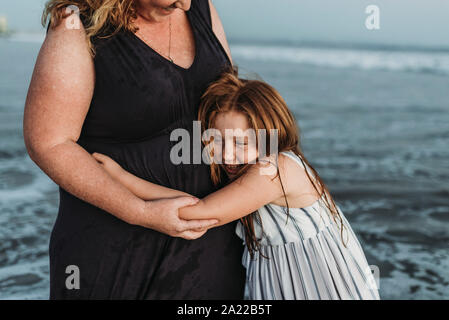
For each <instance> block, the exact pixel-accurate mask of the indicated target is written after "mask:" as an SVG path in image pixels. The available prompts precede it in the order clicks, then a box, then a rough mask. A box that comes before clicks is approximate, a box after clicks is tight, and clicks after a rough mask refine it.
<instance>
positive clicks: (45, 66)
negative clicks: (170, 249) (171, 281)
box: [23, 15, 215, 239]
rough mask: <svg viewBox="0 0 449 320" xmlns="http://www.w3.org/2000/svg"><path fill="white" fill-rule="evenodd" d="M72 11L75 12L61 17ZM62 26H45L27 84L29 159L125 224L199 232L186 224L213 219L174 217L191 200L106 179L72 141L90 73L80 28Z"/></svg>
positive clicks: (86, 101) (189, 234)
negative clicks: (150, 196)
mask: <svg viewBox="0 0 449 320" xmlns="http://www.w3.org/2000/svg"><path fill="white" fill-rule="evenodd" d="M73 17H75V18H76V19H77V18H78V16H77V15H73V16H70V17H68V18H66V19H72V18H73ZM80 24H81V23H80ZM65 26H66V24H65V20H63V21H62V22H61V23H60V24H59V25H58V26H57V27H55V28H54V29H53V28H50V30H49V32H48V34H47V37H46V39H45V42H44V44H43V46H42V48H41V50H40V53H39V56H38V59H37V62H36V66H35V69H34V73H33V77H32V80H31V84H30V87H29V91H28V96H27V101H26V106H25V113H24V125H23V127H24V139H25V144H26V147H27V150H28V153H29V155H30V157H31V159H32V160H33V161H34V162H35V163H36V164H37V165H38V166H39V167H40V168H41V169H42V170H43V171H44V172H45V173H46V174H47V175H48V176H49V177H50V178H51V179H52V180H53V181H54V182H55V183H57V184H58V185H60V186H61V187H62V188H63V189H65V190H66V191H68V192H70V193H71V194H73V195H74V196H76V197H78V198H80V199H82V200H84V201H86V202H89V203H91V204H93V205H95V206H97V207H99V208H101V209H103V210H105V211H107V212H110V213H111V214H113V215H115V216H116V217H118V218H120V219H122V220H124V221H126V222H128V223H130V224H137V225H141V226H145V227H148V228H151V229H154V230H157V231H160V232H163V233H166V234H169V235H171V236H179V237H185V238H187V239H192V238H197V237H198V236H201V235H202V233H198V232H194V231H192V230H191V229H199V228H203V227H206V226H210V225H211V224H213V223H214V222H215V221H189V222H187V221H184V220H181V219H179V217H178V208H179V207H180V206H185V205H189V204H192V203H193V200H191V199H189V198H183V199H176V200H162V201H154V202H145V201H143V200H142V199H139V198H138V197H136V196H135V195H134V194H132V193H131V192H130V191H129V190H128V189H127V188H125V187H124V186H123V185H121V184H120V183H117V182H116V181H114V180H113V179H111V177H110V176H109V175H108V174H107V173H106V172H105V171H104V170H103V169H102V167H101V166H100V165H99V164H98V163H97V161H96V160H95V159H94V158H93V157H92V156H91V155H90V154H89V153H88V152H87V151H86V150H84V149H83V148H82V147H81V146H79V145H78V144H77V143H76V141H77V140H78V138H79V135H80V132H81V128H82V125H83V122H84V119H85V117H86V114H87V111H88V109H89V106H90V102H91V99H92V95H93V90H94V82H95V74H94V65H93V60H92V58H91V55H90V52H89V49H88V46H87V43H86V40H85V31H84V29H83V28H81V29H78V30H77V29H69V28H66V27H65ZM161 211H163V212H164V214H163V215H161V214H160V212H161ZM203 233H204V232H203Z"/></svg>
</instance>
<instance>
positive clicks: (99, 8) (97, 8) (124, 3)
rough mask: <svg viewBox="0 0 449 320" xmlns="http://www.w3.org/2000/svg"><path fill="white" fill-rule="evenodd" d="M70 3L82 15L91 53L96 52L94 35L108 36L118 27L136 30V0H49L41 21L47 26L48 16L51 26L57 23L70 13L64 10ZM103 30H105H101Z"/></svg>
mask: <svg viewBox="0 0 449 320" xmlns="http://www.w3.org/2000/svg"><path fill="white" fill-rule="evenodd" d="M69 6H76V7H77V8H78V10H79V14H80V16H83V17H85V19H84V21H83V22H84V28H85V30H86V36H87V42H88V45H89V48H90V49H91V53H92V55H94V54H95V50H94V47H93V45H92V39H93V37H95V36H98V35H101V36H102V37H103V38H107V37H110V36H112V35H114V34H115V33H117V32H118V31H119V30H120V29H126V30H129V31H132V32H136V31H137V28H136V27H135V26H134V25H133V21H134V19H136V18H137V14H136V8H135V0H49V1H48V2H47V3H46V5H45V9H44V13H43V15H42V24H43V25H44V26H46V25H47V20H48V18H50V21H51V25H52V27H53V28H54V27H56V26H58V25H59V24H60V23H61V21H62V20H63V19H64V18H66V17H67V16H69V15H70V14H71V11H70V10H68V11H69V13H67V12H66V8H68V7H69ZM106 29H107V30H108V32H104V31H105V30H106Z"/></svg>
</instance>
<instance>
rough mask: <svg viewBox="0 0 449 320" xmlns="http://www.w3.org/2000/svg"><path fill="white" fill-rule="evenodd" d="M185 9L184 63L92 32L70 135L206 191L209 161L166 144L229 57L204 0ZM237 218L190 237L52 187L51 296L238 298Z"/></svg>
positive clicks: (188, 120) (168, 181)
mask: <svg viewBox="0 0 449 320" xmlns="http://www.w3.org/2000/svg"><path fill="white" fill-rule="evenodd" d="M186 14H187V17H188V20H189V22H190V25H191V27H192V30H193V34H194V38H195V51H196V53H195V59H194V62H193V64H192V66H191V67H189V68H187V69H185V68H182V67H180V66H178V65H176V64H174V63H172V62H170V61H169V60H167V59H165V58H164V57H162V56H161V55H159V54H158V53H157V52H156V51H154V50H153V49H152V48H150V47H149V46H148V45H147V44H145V43H144V42H143V41H142V40H140V39H139V38H138V37H137V36H136V35H135V34H133V33H132V32H128V31H125V30H122V31H120V32H118V33H117V34H115V35H114V36H112V37H110V38H107V39H102V38H100V37H98V38H96V39H94V41H93V43H94V46H95V49H96V56H95V59H94V64H95V72H96V83H95V90H94V95H93V99H92V102H91V106H90V109H89V112H88V114H87V117H86V119H85V123H84V125H83V128H82V133H81V136H80V139H79V141H78V143H79V145H81V146H82V147H83V148H85V149H86V150H87V151H88V152H89V153H93V152H100V153H104V154H106V155H108V156H110V157H111V158H113V159H114V160H116V161H117V162H118V163H119V164H120V165H122V166H123V168H124V169H126V170H127V171H129V172H131V173H133V174H134V175H136V176H139V177H141V178H143V179H145V180H148V181H151V182H153V183H157V184H159V185H163V186H167V187H170V188H174V189H178V190H181V191H184V192H187V193H189V194H192V195H194V196H197V197H204V196H206V195H207V194H209V193H211V192H213V191H214V190H216V188H214V186H213V184H212V181H211V178H210V171H209V170H210V169H209V166H207V165H206V164H179V165H175V164H173V163H172V162H171V161H170V150H171V148H172V147H173V146H174V145H175V144H176V143H178V142H177V141H173V142H172V141H170V133H171V132H172V131H173V130H174V129H176V128H184V129H186V130H188V132H189V133H190V134H191V135H192V130H193V129H192V128H193V125H192V121H193V120H196V117H197V112H198V106H199V102H200V97H201V95H202V93H203V92H204V91H205V89H206V87H207V86H208V84H209V83H211V82H212V81H214V80H216V79H217V78H218V76H219V75H220V73H221V72H222V71H223V70H224V69H225V68H227V67H229V66H230V61H229V58H228V57H227V55H226V53H225V51H224V49H223V47H222V46H221V44H220V42H219V40H218V39H217V38H216V36H215V34H214V33H213V31H212V24H211V15H210V8H209V2H208V0H193V1H192V5H191V9H190V10H189V11H188V12H186ZM81 19H82V20H83V17H81ZM191 163H192V162H191ZM160 214H161V215H162V214H164V212H160ZM235 226H236V223H235V222H234V223H230V224H228V225H225V226H222V227H219V228H213V229H211V230H209V231H208V232H207V233H206V234H205V235H204V236H203V237H201V238H200V239H197V240H193V241H188V240H184V239H181V238H172V237H170V236H167V235H165V234H162V233H159V232H156V231H154V230H150V229H146V228H143V227H140V226H133V225H129V224H127V223H125V222H124V221H122V220H120V219H118V218H116V217H114V216H113V215H111V214H109V213H107V212H105V211H103V210H101V209H99V208H97V207H95V206H93V205H91V204H89V203H86V202H84V201H82V200H80V199H78V198H76V197H74V196H73V195H71V194H69V193H68V192H66V191H65V190H64V189H62V188H60V206H59V212H58V216H57V219H56V222H55V225H54V227H53V230H52V234H51V239H50V246H49V253H50V299H242V298H243V292H244V284H245V270H244V268H243V267H242V265H241V258H242V252H243V248H242V246H241V241H240V239H239V238H238V237H237V236H236V234H235ZM70 265H75V266H77V267H78V270H79V274H80V288H79V289H78V290H76V289H73V290H68V289H67V288H66V283H65V282H66V279H67V277H69V275H70V274H66V268H67V267H68V266H70Z"/></svg>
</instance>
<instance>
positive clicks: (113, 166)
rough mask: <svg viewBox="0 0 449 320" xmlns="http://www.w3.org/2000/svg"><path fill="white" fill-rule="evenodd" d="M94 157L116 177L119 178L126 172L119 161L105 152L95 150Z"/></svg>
mask: <svg viewBox="0 0 449 320" xmlns="http://www.w3.org/2000/svg"><path fill="white" fill-rule="evenodd" d="M92 157H94V158H95V160H97V161H98V163H99V164H101V166H102V167H103V168H104V169H105V170H106V172H107V173H109V175H111V176H112V177H113V178H115V179H118V178H119V177H120V176H121V175H122V174H123V173H124V172H125V170H124V169H123V168H122V167H121V166H120V165H119V164H118V163H117V162H115V161H114V160H112V159H111V158H110V157H108V156H106V155H104V154H101V153H97V152H94V153H93V154H92Z"/></svg>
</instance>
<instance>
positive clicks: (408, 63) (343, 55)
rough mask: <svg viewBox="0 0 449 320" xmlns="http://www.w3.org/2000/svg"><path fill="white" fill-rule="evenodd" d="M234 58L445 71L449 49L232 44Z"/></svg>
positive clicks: (351, 66) (344, 66)
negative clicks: (422, 50) (423, 50)
mask: <svg viewBox="0 0 449 320" xmlns="http://www.w3.org/2000/svg"><path fill="white" fill-rule="evenodd" d="M231 50H232V55H233V57H234V58H236V59H239V58H242V59H247V60H259V61H274V62H290V63H298V64H310V65H315V66H323V67H334V68H359V69H364V70H372V69H381V70H390V71H412V72H430V73H432V72H434V73H442V74H449V53H447V52H408V51H387V50H365V49H364V50H356V49H335V48H311V47H288V46H273V45H232V46H231Z"/></svg>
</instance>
